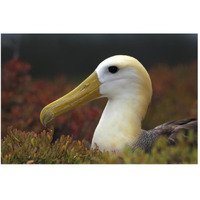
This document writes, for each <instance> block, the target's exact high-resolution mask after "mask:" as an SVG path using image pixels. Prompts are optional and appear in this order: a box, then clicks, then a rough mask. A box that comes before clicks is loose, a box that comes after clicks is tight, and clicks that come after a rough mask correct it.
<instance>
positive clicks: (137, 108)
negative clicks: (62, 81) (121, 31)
mask: <svg viewBox="0 0 200 200" xmlns="http://www.w3.org/2000/svg"><path fill="white" fill-rule="evenodd" d="M100 97H106V98H108V102H107V105H106V107H105V109H104V111H103V113H102V116H101V119H100V121H99V123H98V125H97V127H96V130H95V132H94V136H93V139H92V144H91V147H92V148H95V147H96V146H98V148H99V149H100V150H101V151H103V150H107V151H115V152H118V153H120V152H122V151H123V149H124V147H125V146H126V145H128V146H130V147H132V148H133V150H134V149H135V148H137V147H139V148H142V149H144V150H145V151H148V150H149V149H150V148H151V147H152V145H153V143H154V142H155V140H156V139H157V138H158V137H159V136H160V135H166V136H167V137H168V139H169V140H170V141H171V142H172V141H173V142H175V141H176V135H177V133H178V132H180V130H188V129H194V130H196V129H197V120H196V119H186V120H178V121H170V122H167V123H164V124H162V125H160V126H157V127H156V128H155V129H152V130H149V131H145V130H142V128H141V122H142V120H143V119H144V117H145V114H146V111H147V108H148V106H149V103H150V101H151V97H152V84H151V79H150V77H149V74H148V72H147V71H146V69H145V68H144V67H143V65H142V64H141V63H140V62H139V61H138V60H137V59H135V58H133V57H131V56H126V55H117V56H112V57H110V58H107V59H106V60H104V61H103V62H101V63H100V64H99V65H98V66H97V68H96V70H95V71H94V72H93V73H92V74H91V75H90V76H89V77H88V78H87V79H86V80H85V81H83V82H82V83H81V84H80V85H79V86H78V87H77V88H75V89H74V90H73V91H72V92H70V93H69V94H66V95H65V96H63V97H61V98H60V99H58V100H56V101H54V102H52V103H50V104H49V105H47V106H46V107H45V108H43V110H42V111H41V115H40V119H41V122H42V123H43V124H44V125H46V124H47V123H48V122H50V121H51V120H52V119H54V118H55V117H56V116H58V115H61V114H62V113H64V112H67V111H68V110H71V109H73V108H75V107H77V106H79V105H81V104H83V103H87V102H89V101H91V100H94V99H96V98H100Z"/></svg>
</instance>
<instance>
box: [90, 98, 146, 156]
mask: <svg viewBox="0 0 200 200" xmlns="http://www.w3.org/2000/svg"><path fill="white" fill-rule="evenodd" d="M139 101H140V100H139V99H138V98H137V99H136V97H133V98H123V97H122V98H118V99H110V100H108V103H107V105H106V107H105V109H104V112H103V114H102V116H101V119H100V121H99V124H98V126H97V128H96V130H95V133H94V136H93V139H92V148H95V147H96V145H97V146H98V148H99V149H100V150H101V151H103V150H106V151H116V152H121V151H122V150H123V148H124V147H125V146H126V145H130V146H131V145H132V144H133V143H134V142H135V141H136V140H137V137H138V135H139V134H140V133H141V121H142V117H143V116H142V115H141V106H142V105H139V104H138V102H139Z"/></svg>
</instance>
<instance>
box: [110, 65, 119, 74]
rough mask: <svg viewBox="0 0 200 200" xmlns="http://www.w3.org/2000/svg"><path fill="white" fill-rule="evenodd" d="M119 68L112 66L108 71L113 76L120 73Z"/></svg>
mask: <svg viewBox="0 0 200 200" xmlns="http://www.w3.org/2000/svg"><path fill="white" fill-rule="evenodd" d="M118 70H119V69H118V67H116V66H110V67H108V71H109V72H110V73H112V74H114V73H116V72H118Z"/></svg>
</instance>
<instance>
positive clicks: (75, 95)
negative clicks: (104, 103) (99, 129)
mask: <svg viewBox="0 0 200 200" xmlns="http://www.w3.org/2000/svg"><path fill="white" fill-rule="evenodd" d="M100 84H101V83H100V82H99V79H98V77H97V74H96V72H93V73H92V74H91V75H90V76H89V77H88V78H87V79H86V80H84V81H83V82H82V83H81V84H80V85H79V86H78V87H76V88H75V89H74V90H72V91H71V92H70V93H68V94H66V95H65V96H63V97H61V98H59V99H58V100H56V101H54V102H52V103H50V104H48V105H47V106H45V107H44V108H43V109H42V111H41V113H40V121H41V123H42V124H43V125H44V126H46V125H47V124H48V123H49V122H50V121H51V120H53V119H54V118H55V117H57V116H59V115H61V114H63V113H65V112H67V111H69V110H72V109H73V108H75V107H77V106H80V105H82V104H84V103H87V102H89V101H91V100H94V99H96V98H98V97H100V96H101V94H100V93H99V86H100Z"/></svg>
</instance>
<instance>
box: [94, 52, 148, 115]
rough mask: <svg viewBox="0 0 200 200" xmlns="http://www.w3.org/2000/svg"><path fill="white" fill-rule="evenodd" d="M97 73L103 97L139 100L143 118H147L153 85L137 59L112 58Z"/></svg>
mask: <svg viewBox="0 0 200 200" xmlns="http://www.w3.org/2000/svg"><path fill="white" fill-rule="evenodd" d="M95 71H96V73H97V76H98V79H99V81H100V83H101V85H100V87H99V93H100V94H101V95H102V96H103V97H107V98H108V99H110V100H111V99H122V98H131V97H135V98H139V101H140V103H141V104H142V110H143V111H141V112H142V113H141V115H142V118H143V117H144V116H145V113H146V110H147V107H148V105H149V103H150V101H151V96H152V85H151V79H150V77H149V75H148V73H147V71H146V69H145V68H144V67H143V65H142V64H141V63H140V62H139V61H138V60H137V59H135V58H133V57H131V56H126V55H116V56H112V57H109V58H107V59H106V60H104V61H103V62H101V63H100V64H99V65H98V67H97V68H96V70H95ZM135 98H134V99H135Z"/></svg>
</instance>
